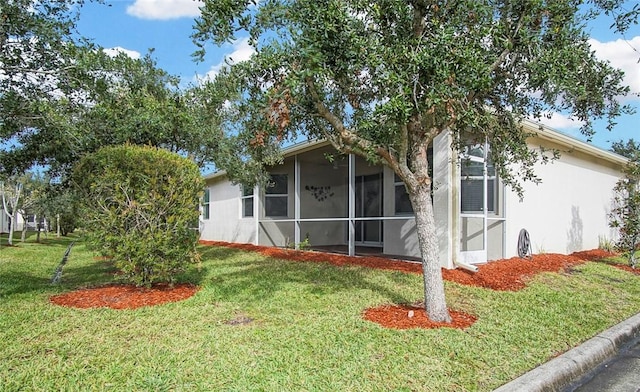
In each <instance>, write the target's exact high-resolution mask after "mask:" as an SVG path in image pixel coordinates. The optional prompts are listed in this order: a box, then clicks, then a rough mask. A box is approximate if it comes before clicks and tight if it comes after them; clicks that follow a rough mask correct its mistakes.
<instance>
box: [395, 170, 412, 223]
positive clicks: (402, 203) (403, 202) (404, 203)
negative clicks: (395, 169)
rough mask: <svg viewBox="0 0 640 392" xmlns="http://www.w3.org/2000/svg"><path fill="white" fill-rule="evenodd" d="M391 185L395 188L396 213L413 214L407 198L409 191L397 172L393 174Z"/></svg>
mask: <svg viewBox="0 0 640 392" xmlns="http://www.w3.org/2000/svg"><path fill="white" fill-rule="evenodd" d="M393 186H394V188H395V200H396V214H413V206H412V205H411V200H409V193H407V188H406V187H405V186H404V182H402V180H401V179H400V177H398V175H397V174H394V175H393Z"/></svg>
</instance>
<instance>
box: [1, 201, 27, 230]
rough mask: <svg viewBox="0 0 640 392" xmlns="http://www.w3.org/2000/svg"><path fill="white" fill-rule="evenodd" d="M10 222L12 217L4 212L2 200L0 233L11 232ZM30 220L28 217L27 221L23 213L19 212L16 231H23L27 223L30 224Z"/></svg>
mask: <svg viewBox="0 0 640 392" xmlns="http://www.w3.org/2000/svg"><path fill="white" fill-rule="evenodd" d="M10 222H11V219H9V217H8V216H7V214H5V213H4V209H3V207H2V202H1V201H0V233H8V232H9V228H10V227H11V226H10ZM29 223H30V222H29V221H28V219H27V221H25V219H24V217H23V216H22V214H20V213H18V219H17V223H16V226H15V227H14V230H15V231H22V229H23V228H24V226H25V224H26V225H27V226H28V227H30V226H29ZM31 230H35V229H31Z"/></svg>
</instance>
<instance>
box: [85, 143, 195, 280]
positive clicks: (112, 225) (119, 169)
mask: <svg viewBox="0 0 640 392" xmlns="http://www.w3.org/2000/svg"><path fill="white" fill-rule="evenodd" d="M73 179H74V183H75V185H76V186H77V188H78V190H79V191H80V192H81V194H83V196H84V197H83V200H82V203H81V205H82V215H81V216H82V218H83V223H84V228H85V229H86V230H87V232H88V240H89V242H90V244H91V245H92V246H93V247H94V248H95V249H96V250H98V251H100V252H101V253H102V254H108V255H110V256H113V260H114V262H115V264H116V267H118V268H119V269H120V270H121V271H122V273H123V278H124V279H126V280H128V281H130V282H132V283H135V284H136V285H144V286H149V285H151V284H152V283H155V282H169V283H173V281H174V278H175V275H176V274H177V273H179V272H181V271H183V270H184V269H185V267H186V265H187V264H188V263H190V262H195V261H197V260H198V259H199V258H198V254H197V252H196V244H197V240H198V232H197V231H196V230H194V229H193V228H192V223H193V222H194V221H197V219H198V215H199V210H198V205H199V199H200V196H201V194H202V189H203V188H204V184H203V181H202V178H201V176H200V172H199V171H198V167H197V166H196V165H195V164H194V163H193V162H191V161H189V160H188V159H186V158H183V157H181V156H179V155H177V154H174V153H171V152H169V151H166V150H161V149H157V148H152V147H141V146H133V145H125V146H115V147H105V148H103V149H101V150H99V151H97V152H96V153H94V154H90V155H87V156H86V157H84V158H83V159H82V160H81V161H80V162H79V163H78V165H77V166H76V167H75V170H74V176H73Z"/></svg>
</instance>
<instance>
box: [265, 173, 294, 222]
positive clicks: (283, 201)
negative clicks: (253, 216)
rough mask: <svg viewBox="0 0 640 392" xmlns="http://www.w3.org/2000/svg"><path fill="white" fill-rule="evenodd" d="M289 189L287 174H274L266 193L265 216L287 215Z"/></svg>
mask: <svg viewBox="0 0 640 392" xmlns="http://www.w3.org/2000/svg"><path fill="white" fill-rule="evenodd" d="M288 204H289V191H288V182H287V175H286V174H272V175H271V179H270V180H269V182H268V183H267V187H266V189H265V195H264V214H265V216H287V215H288Z"/></svg>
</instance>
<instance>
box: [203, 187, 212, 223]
mask: <svg viewBox="0 0 640 392" xmlns="http://www.w3.org/2000/svg"><path fill="white" fill-rule="evenodd" d="M209 198H210V195H209V189H205V190H204V196H203V197H202V219H209V204H210V199H209Z"/></svg>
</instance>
